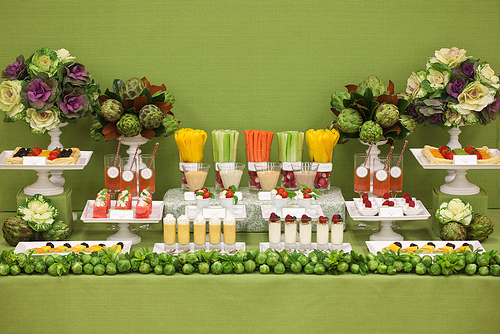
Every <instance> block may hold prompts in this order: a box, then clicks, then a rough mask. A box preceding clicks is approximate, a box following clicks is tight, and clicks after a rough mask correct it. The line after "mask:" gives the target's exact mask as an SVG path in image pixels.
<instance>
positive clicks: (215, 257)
mask: <svg viewBox="0 0 500 334" xmlns="http://www.w3.org/2000/svg"><path fill="white" fill-rule="evenodd" d="M219 259H220V253H219V252H212V256H211V257H210V262H212V263H214V262H217V261H219Z"/></svg>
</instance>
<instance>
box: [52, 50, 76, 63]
mask: <svg viewBox="0 0 500 334" xmlns="http://www.w3.org/2000/svg"><path fill="white" fill-rule="evenodd" d="M56 53H57V55H58V56H59V58H61V60H62V61H63V63H67V62H69V61H71V60H74V59H75V57H73V56H71V55H70V54H69V51H68V50H66V49H59V50H57V51H56Z"/></svg>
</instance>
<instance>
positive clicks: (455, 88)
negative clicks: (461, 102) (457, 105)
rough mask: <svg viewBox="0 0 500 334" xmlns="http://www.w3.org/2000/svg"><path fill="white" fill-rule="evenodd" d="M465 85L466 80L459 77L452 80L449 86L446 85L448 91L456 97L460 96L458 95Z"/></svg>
mask: <svg viewBox="0 0 500 334" xmlns="http://www.w3.org/2000/svg"><path fill="white" fill-rule="evenodd" d="M464 87H465V80H464V79H457V80H455V81H453V82H451V83H450V84H449V85H448V86H446V91H447V92H448V94H449V95H451V96H453V97H454V98H458V95H460V93H462V91H463V90H464Z"/></svg>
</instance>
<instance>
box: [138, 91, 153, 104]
mask: <svg viewBox="0 0 500 334" xmlns="http://www.w3.org/2000/svg"><path fill="white" fill-rule="evenodd" d="M142 95H144V96H146V98H147V99H148V104H151V103H153V98H152V97H151V92H150V91H149V89H147V88H144V89H143V90H142V92H141V94H139V96H142Z"/></svg>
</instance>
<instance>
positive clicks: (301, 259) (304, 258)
mask: <svg viewBox="0 0 500 334" xmlns="http://www.w3.org/2000/svg"><path fill="white" fill-rule="evenodd" d="M297 261H299V263H300V265H301V266H302V267H304V266H305V265H306V264H308V263H309V258H308V257H307V256H306V255H305V254H302V253H301V254H299V255H298V257H297Z"/></svg>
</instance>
